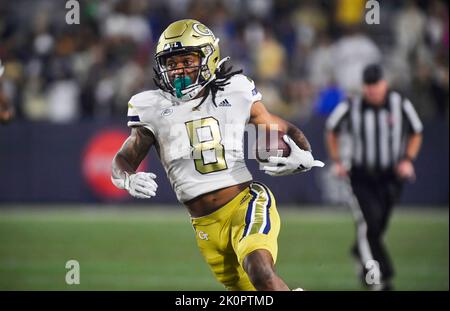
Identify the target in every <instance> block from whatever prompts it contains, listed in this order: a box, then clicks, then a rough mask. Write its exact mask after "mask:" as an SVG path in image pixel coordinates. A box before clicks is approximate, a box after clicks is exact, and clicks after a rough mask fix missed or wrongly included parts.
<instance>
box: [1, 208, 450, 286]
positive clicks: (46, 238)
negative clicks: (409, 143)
mask: <svg viewBox="0 0 450 311" xmlns="http://www.w3.org/2000/svg"><path fill="white" fill-rule="evenodd" d="M279 210H280V215H281V219H282V228H281V233H280V236H279V256H278V262H277V271H278V273H279V275H280V276H281V277H282V278H284V279H285V280H286V282H287V283H288V285H289V286H291V287H299V286H300V287H303V288H305V289H307V290H362V288H361V287H360V286H359V284H358V282H357V280H356V277H355V272H354V267H353V263H352V261H351V259H350V256H349V248H350V245H351V243H352V239H353V237H354V230H353V222H352V218H351V214H350V212H349V211H347V210H345V209H325V208H323V207H311V208H308V209H299V208H294V207H290V208H286V207H285V208H282V207H280V208H279ZM448 220H449V218H448V209H433V208H420V209H419V208H414V209H407V208H398V209H396V210H395V212H394V216H393V218H392V222H391V225H390V229H389V232H388V234H387V236H386V242H387V245H388V247H389V249H390V250H391V254H392V257H393V260H394V263H395V267H396V271H397V276H396V279H395V288H396V289H397V290H448V289H449V285H448V281H449V272H448V268H449V252H448V246H449V241H448V239H449V226H448ZM70 259H76V260H77V261H78V262H79V263H80V284H79V285H67V284H66V283H65V275H66V272H67V271H68V270H67V269H66V268H65V264H66V262H67V261H68V260H70ZM222 289H223V287H222V286H221V285H220V284H219V283H218V282H217V281H216V280H215V279H214V277H213V275H212V273H211V272H210V270H209V268H208V266H207V265H206V263H205V262H204V261H203V258H202V257H201V256H200V253H199V252H198V250H197V247H196V244H195V239H194V232H193V229H192V227H191V225H190V222H189V218H188V214H187V212H186V211H184V210H183V209H182V208H181V207H177V208H174V207H164V206H158V207H154V206H152V207H148V208H133V207H130V206H121V207H105V206H101V205H100V206H86V207H81V208H74V207H70V206H69V207H68V206H56V205H54V206H52V207H39V206H32V207H25V208H24V207H14V208H12V207H11V208H10V207H6V208H2V209H0V290H222Z"/></svg>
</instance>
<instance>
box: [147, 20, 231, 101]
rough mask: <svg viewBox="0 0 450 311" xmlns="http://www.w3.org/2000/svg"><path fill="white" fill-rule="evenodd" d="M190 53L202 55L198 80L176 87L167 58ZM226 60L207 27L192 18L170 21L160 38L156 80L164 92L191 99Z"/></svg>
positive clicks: (157, 49) (213, 76) (209, 80)
mask: <svg viewBox="0 0 450 311" xmlns="http://www.w3.org/2000/svg"><path fill="white" fill-rule="evenodd" d="M187 53H197V54H198V55H199V56H200V65H199V66H198V74H197V79H196V81H192V82H191V81H190V80H189V82H188V83H183V87H182V88H180V87H179V86H177V88H176V87H175V85H174V84H173V82H171V81H170V79H169V75H168V72H169V70H168V68H167V67H166V60H167V58H168V57H170V56H172V55H175V54H187ZM227 59H228V58H226V59H224V60H222V61H221V60H220V50H219V39H218V38H216V37H215V36H214V34H213V33H212V31H211V30H210V29H209V28H208V27H206V26H205V25H204V24H202V23H200V22H199V21H196V20H193V19H183V20H179V21H176V22H174V23H172V24H170V25H169V27H167V28H166V30H164V32H163V33H162V34H161V37H160V38H159V41H158V45H157V47H156V55H155V60H156V67H157V68H155V73H156V78H157V79H156V81H155V82H156V84H157V85H158V87H159V88H161V89H162V90H163V91H165V92H169V93H171V94H172V95H173V96H176V97H177V98H179V99H181V100H191V99H193V98H195V97H196V96H197V95H198V93H199V92H200V91H201V90H202V89H203V88H204V87H205V86H206V85H208V84H209V83H210V82H211V81H213V80H214V79H215V78H216V75H215V73H216V70H218V69H219V68H220V66H221V64H222V63H223V62H224V61H226V60H227ZM185 68H186V67H185Z"/></svg>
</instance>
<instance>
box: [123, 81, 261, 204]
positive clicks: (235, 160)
mask: <svg viewBox="0 0 450 311" xmlns="http://www.w3.org/2000/svg"><path fill="white" fill-rule="evenodd" d="M229 82H230V84H228V85H226V86H225V87H224V91H218V92H217V96H216V104H217V106H216V105H215V104H214V103H213V101H212V96H211V94H210V95H209V96H208V98H207V99H206V100H205V101H204V102H203V104H201V105H200V106H199V107H198V108H195V107H196V106H197V105H198V104H199V103H200V101H201V98H198V99H194V100H190V101H184V102H183V101H179V100H177V99H176V98H174V97H173V96H171V95H170V94H167V93H165V92H163V91H161V90H152V91H145V92H142V93H139V94H137V95H134V96H133V97H132V98H131V100H130V102H129V105H128V119H129V121H128V126H130V127H134V126H144V127H145V128H147V129H149V130H150V131H151V132H152V133H153V134H154V136H155V138H156V141H157V145H156V148H157V150H158V154H159V157H160V160H161V162H162V165H163V166H164V169H165V171H166V174H167V177H168V178H169V181H170V184H171V186H172V188H173V189H174V191H175V193H176V195H177V198H178V200H179V201H180V202H186V201H189V200H191V199H193V198H195V197H197V196H199V195H202V194H205V193H208V192H211V191H214V190H217V189H221V188H225V187H229V186H232V185H236V184H240V183H243V182H246V181H249V180H251V179H252V175H251V174H250V172H249V171H248V169H247V167H246V165H245V160H244V131H245V126H246V124H247V122H248V120H249V118H250V108H251V105H252V104H253V103H254V102H255V101H258V100H261V94H260V93H259V92H258V91H257V90H256V88H255V84H254V83H253V81H252V80H250V79H249V78H247V77H246V76H244V75H241V74H238V75H235V76H233V77H231V79H230V81H229Z"/></svg>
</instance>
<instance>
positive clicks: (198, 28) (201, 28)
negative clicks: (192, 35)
mask: <svg viewBox="0 0 450 311" xmlns="http://www.w3.org/2000/svg"><path fill="white" fill-rule="evenodd" d="M192 28H193V29H194V31H195V32H196V33H198V34H200V35H202V36H211V37H213V39H214V40H215V39H216V37H215V36H214V34H213V33H212V31H211V30H210V29H209V28H208V27H206V26H205V25H203V24H200V23H195V24H194V25H192Z"/></svg>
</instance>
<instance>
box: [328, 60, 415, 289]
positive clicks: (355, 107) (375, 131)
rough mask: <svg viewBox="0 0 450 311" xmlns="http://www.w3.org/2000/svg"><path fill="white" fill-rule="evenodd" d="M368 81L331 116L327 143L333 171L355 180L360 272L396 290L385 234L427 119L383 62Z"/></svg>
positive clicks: (369, 281)
mask: <svg viewBox="0 0 450 311" xmlns="http://www.w3.org/2000/svg"><path fill="white" fill-rule="evenodd" d="M363 82H364V83H363V84H364V85H363V94H362V96H357V97H352V98H349V99H347V100H346V101H344V102H341V103H340V104H339V105H338V106H337V107H336V108H335V110H334V111H333V112H332V114H331V115H330V117H329V118H328V120H327V123H326V143H327V147H328V152H329V156H330V158H331V159H332V160H333V162H334V165H333V172H334V173H335V174H336V175H337V176H339V177H342V178H344V179H345V180H347V181H349V182H350V184H351V189H352V195H351V198H352V200H351V202H350V203H351V204H350V205H351V207H352V212H353V216H354V218H355V223H356V242H355V243H354V245H353V247H352V250H351V254H352V256H353V257H354V258H355V259H356V260H357V262H358V267H359V271H360V275H359V277H361V281H362V282H363V284H364V285H366V286H368V287H369V288H370V289H373V290H391V289H392V278H393V276H394V270H393V267H392V263H391V260H390V258H389V255H388V252H387V249H386V247H385V245H384V243H383V234H384V233H385V232H386V229H387V225H388V222H389V217H390V215H391V211H392V207H393V205H394V203H395V202H396V200H397V199H398V198H399V196H400V192H401V189H402V184H403V182H404V181H405V180H411V181H414V179H415V172H414V166H413V161H414V159H415V158H416V157H417V154H418V152H419V149H420V145H421V142H422V123H421V121H420V119H419V117H418V116H417V113H416V111H415V110H414V107H413V105H412V104H411V101H410V100H409V99H407V98H406V97H404V96H402V95H401V94H399V93H398V92H395V91H393V90H390V89H389V87H388V83H387V81H386V80H385V79H384V78H383V71H382V68H381V66H380V65H378V64H372V65H369V66H367V67H366V68H365V69H364V71H363ZM344 133H346V135H348V136H349V137H350V141H351V144H350V148H351V150H350V152H349V154H351V160H349V161H347V162H348V163H350V162H351V165H350V166H351V168H348V166H349V165H345V163H346V162H345V160H346V159H342V158H341V157H340V154H342V153H343V152H342V150H340V147H342V148H343V146H342V145H340V144H339V138H340V135H342V134H344ZM374 269H375V271H374ZM363 272H364V273H363ZM368 272H375V273H376V274H374V276H375V277H374V278H370V277H368V275H369V273H368Z"/></svg>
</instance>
